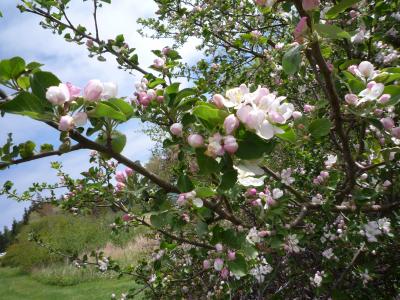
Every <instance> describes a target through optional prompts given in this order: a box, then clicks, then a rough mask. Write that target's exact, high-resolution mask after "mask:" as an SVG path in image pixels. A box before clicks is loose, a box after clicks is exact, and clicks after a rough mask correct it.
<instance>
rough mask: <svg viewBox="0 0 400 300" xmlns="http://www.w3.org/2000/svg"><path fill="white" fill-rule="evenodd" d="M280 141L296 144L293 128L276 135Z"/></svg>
mask: <svg viewBox="0 0 400 300" xmlns="http://www.w3.org/2000/svg"><path fill="white" fill-rule="evenodd" d="M276 136H277V137H278V138H280V139H281V140H284V141H286V142H289V143H292V144H294V143H295V142H296V133H295V132H294V130H293V128H289V129H287V130H285V132H284V133H280V134H277V135H276Z"/></svg>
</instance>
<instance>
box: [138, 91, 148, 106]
mask: <svg viewBox="0 0 400 300" xmlns="http://www.w3.org/2000/svg"><path fill="white" fill-rule="evenodd" d="M138 99H139V103H140V104H141V105H143V106H148V105H149V104H150V101H151V99H150V97H149V96H147V93H146V92H140V93H139V94H138Z"/></svg>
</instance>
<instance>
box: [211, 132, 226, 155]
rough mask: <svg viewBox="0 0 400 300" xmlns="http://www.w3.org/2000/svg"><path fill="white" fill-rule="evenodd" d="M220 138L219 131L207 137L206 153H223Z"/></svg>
mask: <svg viewBox="0 0 400 300" xmlns="http://www.w3.org/2000/svg"><path fill="white" fill-rule="evenodd" d="M222 139H223V137H222V136H221V134H220V133H218V132H217V133H215V134H214V135H213V136H211V137H210V138H209V139H208V146H207V151H206V155H208V156H211V157H217V156H222V155H224V153H225V150H224V147H223V146H222Z"/></svg>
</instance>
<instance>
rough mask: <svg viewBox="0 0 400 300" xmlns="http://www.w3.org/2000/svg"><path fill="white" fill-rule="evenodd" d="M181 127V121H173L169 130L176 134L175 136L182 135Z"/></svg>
mask: <svg viewBox="0 0 400 300" xmlns="http://www.w3.org/2000/svg"><path fill="white" fill-rule="evenodd" d="M182 129H183V126H182V124H181V123H174V124H172V125H171V127H170V128H169V130H170V131H171V133H172V134H173V135H176V136H182Z"/></svg>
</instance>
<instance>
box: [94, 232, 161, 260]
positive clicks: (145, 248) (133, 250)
mask: <svg viewBox="0 0 400 300" xmlns="http://www.w3.org/2000/svg"><path fill="white" fill-rule="evenodd" d="M157 245H158V241H156V240H153V239H149V238H147V237H145V236H143V235H139V236H137V237H136V238H135V240H134V241H131V242H129V243H127V244H126V245H124V246H123V247H121V246H116V245H114V244H112V243H110V242H108V243H107V244H106V245H105V246H104V248H103V249H101V251H102V252H103V253H104V256H106V257H111V258H112V259H114V260H116V261H118V262H120V263H121V264H123V265H130V264H135V263H136V262H137V261H138V260H139V259H140V258H141V257H143V255H145V254H146V253H149V252H151V251H153V250H154V249H155V247H156V246H157Z"/></svg>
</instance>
